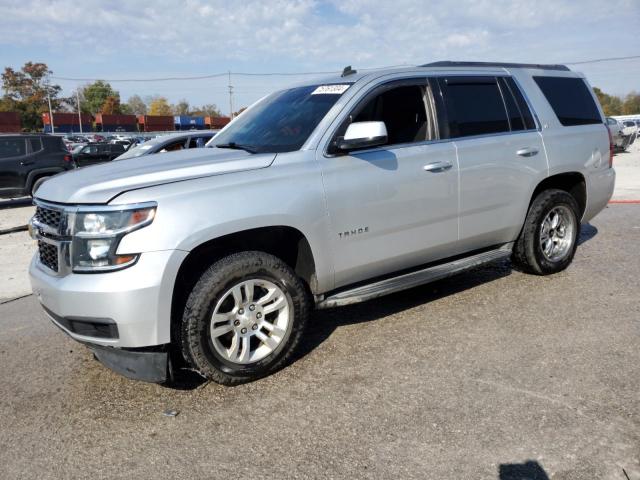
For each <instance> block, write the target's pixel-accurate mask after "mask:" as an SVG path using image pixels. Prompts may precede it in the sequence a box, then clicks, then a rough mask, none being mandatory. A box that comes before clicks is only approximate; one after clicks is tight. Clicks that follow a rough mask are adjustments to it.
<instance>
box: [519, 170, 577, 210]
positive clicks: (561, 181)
mask: <svg viewBox="0 0 640 480" xmlns="http://www.w3.org/2000/svg"><path fill="white" fill-rule="evenodd" d="M552 188H556V189H558V190H564V191H565V192H567V193H568V194H569V195H571V196H572V197H573V198H575V199H576V202H578V206H579V207H580V218H582V216H583V215H584V212H585V210H586V208H587V183H586V179H585V177H584V175H583V174H582V173H580V172H564V173H558V174H555V175H552V176H550V177H547V178H545V179H544V180H542V181H541V182H540V183H538V185H537V186H536V188H535V189H534V190H533V193H532V195H531V199H530V200H529V207H531V204H532V203H533V200H534V199H535V198H536V197H537V196H538V194H539V193H540V192H542V191H544V190H549V189H552Z"/></svg>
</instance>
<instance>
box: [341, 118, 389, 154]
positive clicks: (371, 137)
mask: <svg viewBox="0 0 640 480" xmlns="http://www.w3.org/2000/svg"><path fill="white" fill-rule="evenodd" d="M385 143H387V126H386V125H385V124H384V122H355V123H352V124H351V125H349V127H348V128H347V131H346V132H345V134H344V137H343V138H342V139H341V140H340V141H339V142H338V148H340V150H345V151H347V150H355V149H357V148H369V147H377V146H378V145H384V144H385Z"/></svg>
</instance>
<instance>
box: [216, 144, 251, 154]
mask: <svg viewBox="0 0 640 480" xmlns="http://www.w3.org/2000/svg"><path fill="white" fill-rule="evenodd" d="M216 148H232V149H234V150H244V151H245V152H249V153H258V150H256V149H255V148H254V147H252V146H251V145H241V144H239V143H236V142H229V143H218V144H217V145H216Z"/></svg>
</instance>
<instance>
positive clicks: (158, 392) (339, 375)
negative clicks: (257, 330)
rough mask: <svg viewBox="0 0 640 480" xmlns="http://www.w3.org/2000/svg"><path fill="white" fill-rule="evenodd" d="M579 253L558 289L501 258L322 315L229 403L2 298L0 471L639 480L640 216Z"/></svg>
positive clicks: (211, 390) (215, 389)
mask: <svg viewBox="0 0 640 480" xmlns="http://www.w3.org/2000/svg"><path fill="white" fill-rule="evenodd" d="M581 241H582V244H581V246H580V247H579V249H578V253H577V255H576V258H575V261H574V263H573V265H572V266H571V267H570V268H569V269H568V270H567V271H565V272H562V273H560V274H557V275H554V276H550V277H536V276H529V275H525V274H522V273H520V272H517V271H514V270H512V269H511V265H510V263H509V262H503V263H500V264H498V265H495V266H493V267H485V268H481V269H478V270H475V271H473V272H469V273H466V274H462V275H459V276H457V277H453V278H450V279H448V280H445V281H441V282H437V283H435V284H432V285H427V286H423V287H419V288H415V289H413V290H410V291H407V292H403V293H399V294H395V295H392V296H388V297H384V298H380V299H377V300H374V301H371V302H367V303H364V304H360V305H355V306H351V307H346V308H341V309H335V310H330V311H324V312H318V313H316V314H315V316H314V321H313V326H312V328H311V331H310V333H309V335H308V338H307V339H306V342H305V344H304V348H303V351H302V352H301V355H300V358H299V359H298V360H297V361H295V362H294V363H293V364H292V365H290V366H288V367H287V368H286V369H284V370H283V371H281V372H279V373H277V374H275V375H273V376H271V377H269V378H266V379H263V380H260V381H258V382H254V383H251V384H248V385H243V386H239V387H234V388H229V387H222V386H219V385H216V384H210V383H202V382H199V381H196V380H189V381H185V383H184V385H183V388H182V389H169V388H166V387H163V386H159V385H152V384H145V383H141V382H135V381H131V380H128V379H125V378H123V377H120V376H118V375H116V374H115V373H112V372H110V371H109V370H108V369H106V368H105V367H103V366H102V365H100V364H99V363H98V362H96V361H95V360H93V358H92V356H91V354H90V353H89V352H88V351H87V350H86V348H85V347H83V346H82V345H79V344H78V343H76V342H74V341H72V340H70V339H69V338H67V337H66V336H65V335H64V334H63V333H62V332H61V331H59V330H58V329H57V328H56V327H54V326H53V325H52V324H51V323H50V322H49V321H48V320H47V319H46V318H45V316H44V315H43V313H42V312H41V310H40V308H39V306H38V305H37V304H36V300H35V299H34V298H33V297H32V296H31V297H27V298H23V299H18V300H14V301H10V302H8V303H4V304H2V305H0V364H1V365H2V369H0V384H1V385H2V389H1V390H0V419H1V422H2V424H1V426H0V466H1V467H0V470H2V475H1V476H2V478H3V479H14V478H25V479H26V478H28V479H31V478H38V479H48V478H52V479H54V478H55V479H59V478H176V479H181V478H185V479H187V478H189V479H194V478H203V479H204V478H208V479H209V478H225V479H228V478H273V479H286V478H322V479H329V478H336V479H337V478H349V479H354V478H356V479H357V478H375V479H378V478H407V479H412V478H415V479H431V478H433V479H445V478H446V479H485V478H487V479H501V480H508V479H563V480H566V479H619V480H626V479H630V480H638V479H640V387H639V384H640V382H639V378H640V349H639V348H638V346H639V340H640V301H639V294H640V288H638V278H640V257H639V256H638V246H639V245H640V205H611V206H609V207H608V208H607V209H606V210H605V211H604V212H602V213H601V214H600V215H599V216H598V217H596V218H595V219H594V220H593V221H592V223H591V224H590V225H584V226H583V234H582V240H581ZM168 409H169V410H174V411H175V413H177V415H176V416H165V415H164V414H163V412H165V411H166V410H168Z"/></svg>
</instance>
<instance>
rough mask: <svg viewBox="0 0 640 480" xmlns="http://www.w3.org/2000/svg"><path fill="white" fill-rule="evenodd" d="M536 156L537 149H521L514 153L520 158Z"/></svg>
mask: <svg viewBox="0 0 640 480" xmlns="http://www.w3.org/2000/svg"><path fill="white" fill-rule="evenodd" d="M537 154H538V149H537V148H529V147H524V148H521V149H520V150H518V151H517V152H516V155H519V156H521V157H533V156H534V155H537Z"/></svg>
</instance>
